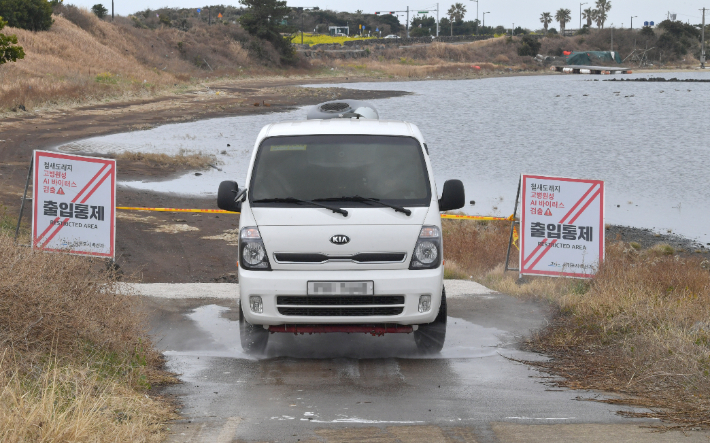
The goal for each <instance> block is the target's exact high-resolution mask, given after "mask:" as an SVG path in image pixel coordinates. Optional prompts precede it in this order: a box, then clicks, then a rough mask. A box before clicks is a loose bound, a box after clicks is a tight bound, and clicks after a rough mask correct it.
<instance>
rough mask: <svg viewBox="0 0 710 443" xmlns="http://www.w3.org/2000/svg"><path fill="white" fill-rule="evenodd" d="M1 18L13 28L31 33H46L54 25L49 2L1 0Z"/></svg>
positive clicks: (43, 0)
mask: <svg viewBox="0 0 710 443" xmlns="http://www.w3.org/2000/svg"><path fill="white" fill-rule="evenodd" d="M0 17H3V18H4V19H5V20H7V23H8V25H9V26H12V27H13V28H22V29H27V30H29V31H46V30H47V29H49V28H50V27H51V26H52V23H54V20H52V5H51V3H50V2H48V1H47V0H0Z"/></svg>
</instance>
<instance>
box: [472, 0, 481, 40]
mask: <svg viewBox="0 0 710 443" xmlns="http://www.w3.org/2000/svg"><path fill="white" fill-rule="evenodd" d="M471 1H472V2H476V34H478V23H479V21H478V0H471Z"/></svg>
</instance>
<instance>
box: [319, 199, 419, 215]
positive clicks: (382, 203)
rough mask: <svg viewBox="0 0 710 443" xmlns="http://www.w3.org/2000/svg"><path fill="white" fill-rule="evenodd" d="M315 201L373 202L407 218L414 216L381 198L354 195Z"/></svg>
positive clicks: (405, 209)
mask: <svg viewBox="0 0 710 443" xmlns="http://www.w3.org/2000/svg"><path fill="white" fill-rule="evenodd" d="M313 201H329V202H330V201H346V202H373V203H377V204H380V205H382V206H387V207H388V208H392V209H394V210H395V211H397V212H402V213H404V214H406V215H407V216H409V215H412V211H410V210H409V209H407V208H403V207H401V206H397V205H391V204H389V203H385V202H383V201H380V199H379V198H370V197H360V196H359V195H354V196H352V197H332V198H316V199H313Z"/></svg>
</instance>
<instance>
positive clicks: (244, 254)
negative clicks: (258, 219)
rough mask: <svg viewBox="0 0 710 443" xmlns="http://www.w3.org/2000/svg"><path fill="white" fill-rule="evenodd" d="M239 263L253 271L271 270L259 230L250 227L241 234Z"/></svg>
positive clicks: (243, 229)
mask: <svg viewBox="0 0 710 443" xmlns="http://www.w3.org/2000/svg"><path fill="white" fill-rule="evenodd" d="M239 263H240V265H241V267H242V268H244V269H248V270H252V271H270V270H271V265H270V264H269V256H268V255H267V253H266V248H265V247H264V242H263V241H262V240H261V234H260V233H259V228H256V227H249V226H248V227H244V228H242V230H241V231H240V232H239Z"/></svg>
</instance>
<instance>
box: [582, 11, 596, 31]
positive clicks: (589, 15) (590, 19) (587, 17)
mask: <svg viewBox="0 0 710 443" xmlns="http://www.w3.org/2000/svg"><path fill="white" fill-rule="evenodd" d="M594 17H595V11H594V9H592V8H587V9H585V10H584V11H582V18H584V19H585V20H587V27H588V28H591V27H592V22H593V21H594Z"/></svg>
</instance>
